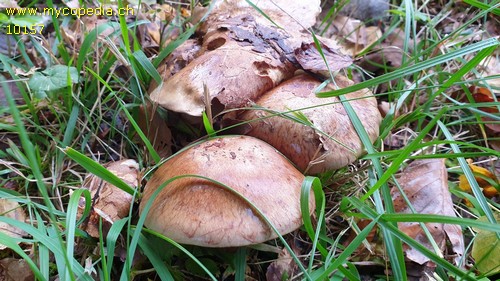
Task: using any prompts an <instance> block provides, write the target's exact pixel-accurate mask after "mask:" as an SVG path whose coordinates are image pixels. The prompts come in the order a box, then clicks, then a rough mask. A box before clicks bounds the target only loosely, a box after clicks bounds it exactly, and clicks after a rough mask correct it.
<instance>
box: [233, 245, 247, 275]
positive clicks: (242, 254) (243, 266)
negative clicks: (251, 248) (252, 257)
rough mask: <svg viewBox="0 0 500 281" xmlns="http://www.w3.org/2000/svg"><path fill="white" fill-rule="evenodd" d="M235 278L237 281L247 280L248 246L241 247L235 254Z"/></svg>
mask: <svg viewBox="0 0 500 281" xmlns="http://www.w3.org/2000/svg"><path fill="white" fill-rule="evenodd" d="M234 270H235V275H234V280H235V281H245V280H246V278H245V276H246V274H245V273H246V270H247V248H246V247H239V248H238V250H236V254H235V255H234Z"/></svg>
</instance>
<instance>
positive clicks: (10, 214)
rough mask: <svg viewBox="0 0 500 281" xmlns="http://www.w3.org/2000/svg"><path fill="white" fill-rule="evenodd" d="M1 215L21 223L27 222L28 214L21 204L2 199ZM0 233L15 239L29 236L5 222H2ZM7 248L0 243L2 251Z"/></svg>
mask: <svg viewBox="0 0 500 281" xmlns="http://www.w3.org/2000/svg"><path fill="white" fill-rule="evenodd" d="M0 215H2V216H4V217H7V218H11V219H15V220H18V221H20V222H24V221H25V220H26V213H25V212H24V210H23V208H22V207H21V206H20V205H19V203H17V202H16V201H14V200H9V199H0ZM0 232H2V233H4V234H7V235H9V236H10V237H13V238H22V237H24V236H26V235H27V233H26V232H25V231H23V230H21V229H19V228H17V227H14V226H12V225H10V224H8V223H5V222H0ZM6 248H7V247H6V246H5V245H2V244H1V242H0V250H5V249H6Z"/></svg>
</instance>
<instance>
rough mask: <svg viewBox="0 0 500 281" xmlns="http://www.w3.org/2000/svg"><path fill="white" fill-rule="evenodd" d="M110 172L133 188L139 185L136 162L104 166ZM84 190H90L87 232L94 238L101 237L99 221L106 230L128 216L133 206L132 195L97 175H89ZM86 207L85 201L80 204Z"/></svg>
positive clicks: (113, 163)
mask: <svg viewBox="0 0 500 281" xmlns="http://www.w3.org/2000/svg"><path fill="white" fill-rule="evenodd" d="M104 166H105V167H106V168H107V169H108V170H109V171H110V172H112V173H113V174H115V175H116V176H117V177H119V178H120V179H122V180H123V181H124V182H125V183H127V184H128V185H129V186H131V187H132V188H136V187H137V186H138V185H139V179H138V178H139V176H138V174H139V165H138V164H137V162H136V161H135V160H132V159H126V160H121V161H117V162H111V163H108V164H106V165H104ZM83 188H87V189H89V190H90V194H91V198H92V210H91V213H90V217H89V220H88V223H87V224H86V226H85V230H86V231H87V233H88V234H89V235H91V236H92V237H96V238H97V237H99V235H100V233H99V220H100V219H102V221H103V226H104V229H105V230H106V229H108V228H109V227H110V226H111V225H112V224H113V222H115V221H116V220H118V219H121V218H123V217H125V216H127V215H128V213H129V210H130V205H131V204H132V199H133V198H132V195H130V194H129V193H127V192H125V191H123V190H121V189H119V188H118V187H116V186H114V185H112V184H109V183H107V182H106V181H103V180H102V179H100V178H98V177H96V176H95V175H89V176H87V178H86V179H85V181H84V183H83ZM80 206H81V208H83V206H85V199H82V200H81V202H80Z"/></svg>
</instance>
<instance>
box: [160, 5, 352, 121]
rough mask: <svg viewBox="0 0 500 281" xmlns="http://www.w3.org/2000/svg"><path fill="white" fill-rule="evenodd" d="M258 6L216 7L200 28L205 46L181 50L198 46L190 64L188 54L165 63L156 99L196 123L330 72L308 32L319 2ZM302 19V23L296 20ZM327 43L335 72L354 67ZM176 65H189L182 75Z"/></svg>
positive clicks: (333, 45) (172, 55) (325, 46)
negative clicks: (306, 75)
mask: <svg viewBox="0 0 500 281" xmlns="http://www.w3.org/2000/svg"><path fill="white" fill-rule="evenodd" d="M256 5H257V6H258V8H259V9H260V10H257V9H256V8H254V7H252V6H251V5H250V4H249V3H247V2H246V1H242V0H226V1H218V2H215V6H214V8H213V11H212V12H211V13H210V15H209V16H208V17H207V18H206V20H205V22H204V23H203V24H202V25H201V27H200V28H199V29H198V34H202V35H203V39H202V40H200V41H202V42H201V43H202V44H201V46H198V45H197V42H198V41H196V44H194V45H193V43H189V44H185V45H183V47H182V50H188V49H189V48H190V46H195V47H196V48H195V49H193V51H192V52H191V53H192V54H193V55H192V56H190V59H189V60H188V59H185V58H184V55H182V56H181V54H183V53H184V52H177V53H172V54H171V56H170V57H168V58H167V59H166V62H165V65H166V66H164V67H160V68H159V69H158V71H159V72H160V73H161V74H162V76H163V80H164V81H163V83H162V84H161V85H159V86H158V85H156V83H155V82H153V83H152V84H151V86H150V97H151V100H152V101H153V102H155V103H157V104H159V105H160V106H162V107H164V108H166V109H168V110H171V111H175V112H178V113H183V114H186V115H188V116H190V117H195V118H194V119H195V120H196V118H198V119H199V117H201V116H202V113H203V111H204V110H206V109H207V107H210V106H213V108H214V110H213V113H214V115H215V114H217V113H219V112H221V111H222V110H224V109H234V108H240V107H245V106H249V105H250V104H252V102H255V101H256V100H257V99H258V98H259V97H260V96H261V95H262V94H264V93H266V92H268V91H269V90H271V89H272V88H274V87H276V86H277V85H278V84H279V83H281V82H282V81H284V80H286V79H289V78H291V77H293V75H294V74H295V71H296V70H297V69H301V68H303V69H306V70H308V71H311V68H313V69H312V71H313V72H314V71H317V70H316V68H318V67H322V68H324V67H325V64H324V62H323V57H322V56H320V54H319V52H318V51H317V50H316V47H315V44H314V43H312V42H313V39H312V37H311V35H310V34H309V33H307V32H304V31H305V30H307V28H309V27H311V26H312V25H313V24H314V22H315V19H316V16H317V15H318V13H319V11H320V1H319V0H309V1H282V0H280V1H257V4H256ZM262 13H266V15H267V16H269V17H266V16H263V15H262ZM298 16H300V24H299V23H298V22H299V21H297V20H296V19H294V18H293V17H298ZM270 19H271V20H270ZM275 24H277V25H279V26H281V27H286V28H279V27H277V26H276V25H275ZM322 41H323V43H321V46H322V49H323V50H324V52H325V54H326V56H327V59H329V60H332V59H333V60H334V62H332V63H330V67H332V68H334V69H332V70H338V69H340V68H344V67H346V66H349V65H350V64H351V63H352V59H351V58H350V57H347V56H345V55H341V54H337V53H336V52H335V51H334V50H335V49H336V48H335V47H336V44H333V43H332V40H327V39H324V38H322ZM198 47H199V48H200V49H199V50H198V49H197V48H198ZM176 57H179V59H177V58H176ZM176 61H179V62H184V63H188V64H187V65H186V66H185V67H184V68H182V69H180V70H179V69H178V68H179V67H178V66H183V65H182V64H176V63H174V62H176ZM318 64H321V66H318Z"/></svg>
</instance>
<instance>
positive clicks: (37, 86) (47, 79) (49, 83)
mask: <svg viewBox="0 0 500 281" xmlns="http://www.w3.org/2000/svg"><path fill="white" fill-rule="evenodd" d="M68 74H69V77H70V79H71V82H69V81H68ZM78 78H79V76H78V71H77V70H76V68H75V67H69V66H66V65H54V66H52V67H49V68H47V69H45V70H43V71H40V72H36V73H35V74H33V76H32V77H31V78H30V80H29V81H28V86H29V87H30V88H31V90H32V91H34V92H35V93H38V94H39V96H38V97H39V98H44V97H45V95H46V94H47V92H51V91H55V90H59V89H63V88H66V87H68V86H70V85H71V84H74V83H77V82H78Z"/></svg>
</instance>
